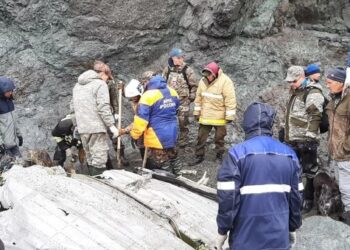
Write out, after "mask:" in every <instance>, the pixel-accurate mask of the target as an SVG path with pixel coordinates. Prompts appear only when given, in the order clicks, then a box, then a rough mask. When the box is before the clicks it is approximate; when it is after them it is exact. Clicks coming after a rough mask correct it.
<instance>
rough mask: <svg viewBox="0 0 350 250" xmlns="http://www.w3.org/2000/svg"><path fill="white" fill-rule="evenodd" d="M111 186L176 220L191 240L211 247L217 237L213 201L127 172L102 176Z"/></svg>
mask: <svg viewBox="0 0 350 250" xmlns="http://www.w3.org/2000/svg"><path fill="white" fill-rule="evenodd" d="M102 176H103V177H104V178H105V179H106V180H105V181H108V182H109V183H110V184H111V185H113V186H116V187H118V188H120V189H121V190H124V191H125V192H127V193H128V194H130V195H131V196H133V197H135V198H136V199H138V200H140V201H141V202H142V203H144V204H147V205H148V206H149V207H151V208H152V209H153V210H155V211H156V212H157V213H160V214H164V215H166V216H168V217H170V218H171V219H173V221H174V222H175V223H176V225H177V226H178V228H179V230H180V231H181V232H183V233H185V234H186V235H188V236H189V237H190V238H191V239H193V240H201V241H203V242H204V243H206V245H208V246H212V245H213V243H214V242H213V241H214V240H215V238H216V236H217V225H216V214H217V210H218V204H217V203H216V202H215V201H212V200H209V199H207V198H204V197H202V196H200V195H198V194H196V193H192V192H190V191H188V190H186V189H184V188H181V187H178V186H175V185H170V184H168V183H166V182H163V181H158V180H155V179H150V177H146V176H140V175H137V174H133V173H131V172H127V171H120V170H110V171H105V172H104V173H103V175H102Z"/></svg>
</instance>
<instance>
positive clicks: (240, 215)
mask: <svg viewBox="0 0 350 250" xmlns="http://www.w3.org/2000/svg"><path fill="white" fill-rule="evenodd" d="M320 76H321V70H320V68H319V66H318V65H316V64H311V65H308V66H307V67H306V69H304V68H303V67H301V66H291V67H290V68H289V69H288V71H287V76H286V78H285V81H286V82H287V83H289V84H290V98H289V100H288V102H287V109H286V115H285V124H284V127H283V128H282V129H281V131H280V133H279V140H280V141H278V140H277V139H274V138H272V126H273V122H274V118H275V115H276V111H275V110H274V108H273V107H272V106H270V105H268V104H264V103H253V104H251V105H250V106H249V107H248V108H247V110H246V111H245V113H244V117H243V129H244V131H245V135H246V140H245V141H244V142H242V143H240V144H237V145H235V146H234V147H232V148H231V149H229V152H228V155H227V156H226V157H225V159H224V161H223V164H222V166H221V168H220V169H219V172H218V183H217V190H218V191H217V192H218V199H219V211H218V216H217V224H218V237H217V240H216V248H217V249H222V246H223V244H224V242H225V241H226V239H227V237H228V234H229V235H230V238H229V239H230V240H229V244H230V248H231V249H290V248H291V247H293V246H294V245H295V243H296V239H297V238H296V230H297V229H298V228H300V226H301V223H302V216H301V214H302V210H303V211H304V212H309V211H310V210H311V209H312V207H313V201H314V186H313V178H314V177H315V175H316V174H317V173H318V172H319V171H325V172H327V173H328V174H331V173H332V172H333V171H332V169H334V172H335V176H334V177H335V179H336V181H337V183H338V184H339V189H340V193H341V200H342V203H343V213H342V215H341V218H340V219H341V220H342V221H343V222H344V223H345V224H347V225H350V88H349V87H350V54H349V62H348V65H347V70H345V69H343V68H341V67H336V68H331V69H330V70H329V71H328V72H327V73H326V75H325V82H326V85H327V88H328V89H329V93H330V100H328V99H327V98H325V96H324V94H323V91H322V87H321V85H320V82H319V80H320ZM327 131H328V144H327V145H328V153H329V157H330V160H331V164H330V165H329V166H326V167H325V168H324V169H322V170H320V169H319V168H320V166H319V163H318V160H317V148H318V146H319V142H320V133H321V132H322V133H324V132H327ZM302 175H304V176H305V177H306V183H305V188H304V185H303V182H302Z"/></svg>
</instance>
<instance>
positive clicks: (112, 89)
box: [94, 60, 129, 169]
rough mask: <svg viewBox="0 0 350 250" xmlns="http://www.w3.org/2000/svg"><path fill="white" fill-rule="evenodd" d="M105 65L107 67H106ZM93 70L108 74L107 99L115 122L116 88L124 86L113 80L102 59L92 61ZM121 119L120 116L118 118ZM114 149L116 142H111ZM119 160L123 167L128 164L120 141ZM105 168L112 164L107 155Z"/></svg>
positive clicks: (116, 113) (123, 146) (116, 111)
mask: <svg viewBox="0 0 350 250" xmlns="http://www.w3.org/2000/svg"><path fill="white" fill-rule="evenodd" d="M106 67H107V68H106ZM94 70H95V71H96V72H100V71H106V70H107V72H108V74H109V79H108V80H107V86H108V92H109V100H110V104H111V109H112V114H113V116H114V118H115V121H116V122H117V121H118V120H119V114H118V107H119V104H118V92H119V91H118V90H119V89H123V88H124V84H116V82H115V81H114V80H113V76H112V72H111V70H110V69H109V66H108V65H107V64H105V63H104V62H102V61H99V60H96V61H95V62H94ZM120 119H121V118H120ZM109 136H110V137H112V135H111V134H110V133H109ZM113 146H114V148H115V151H117V145H116V143H114V144H113ZM120 160H121V164H122V165H123V166H124V167H127V166H129V161H128V160H127V159H126V157H125V145H124V143H123V142H122V141H120ZM107 169H113V164H112V162H111V159H110V157H108V161H107Z"/></svg>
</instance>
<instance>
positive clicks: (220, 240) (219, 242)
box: [215, 234, 227, 250]
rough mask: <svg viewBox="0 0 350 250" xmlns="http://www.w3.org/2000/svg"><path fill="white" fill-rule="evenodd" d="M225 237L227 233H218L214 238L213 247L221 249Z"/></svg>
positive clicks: (217, 249)
mask: <svg viewBox="0 0 350 250" xmlns="http://www.w3.org/2000/svg"><path fill="white" fill-rule="evenodd" d="M226 239H227V234H224V235H221V234H218V236H217V237H216V240H215V249H216V250H222V246H223V245H224V243H225V241H226Z"/></svg>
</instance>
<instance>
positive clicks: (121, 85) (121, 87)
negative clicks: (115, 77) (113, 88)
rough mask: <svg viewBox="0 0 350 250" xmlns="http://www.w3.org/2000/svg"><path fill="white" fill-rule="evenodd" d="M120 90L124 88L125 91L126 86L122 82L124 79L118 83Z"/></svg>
mask: <svg viewBox="0 0 350 250" xmlns="http://www.w3.org/2000/svg"><path fill="white" fill-rule="evenodd" d="M117 86H118V90H120V89H121V90H122V91H124V86H125V84H124V83H123V82H122V81H119V83H118V85H117Z"/></svg>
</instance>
